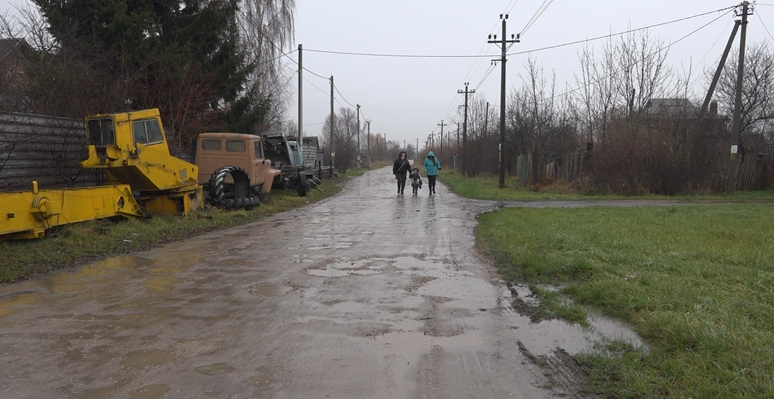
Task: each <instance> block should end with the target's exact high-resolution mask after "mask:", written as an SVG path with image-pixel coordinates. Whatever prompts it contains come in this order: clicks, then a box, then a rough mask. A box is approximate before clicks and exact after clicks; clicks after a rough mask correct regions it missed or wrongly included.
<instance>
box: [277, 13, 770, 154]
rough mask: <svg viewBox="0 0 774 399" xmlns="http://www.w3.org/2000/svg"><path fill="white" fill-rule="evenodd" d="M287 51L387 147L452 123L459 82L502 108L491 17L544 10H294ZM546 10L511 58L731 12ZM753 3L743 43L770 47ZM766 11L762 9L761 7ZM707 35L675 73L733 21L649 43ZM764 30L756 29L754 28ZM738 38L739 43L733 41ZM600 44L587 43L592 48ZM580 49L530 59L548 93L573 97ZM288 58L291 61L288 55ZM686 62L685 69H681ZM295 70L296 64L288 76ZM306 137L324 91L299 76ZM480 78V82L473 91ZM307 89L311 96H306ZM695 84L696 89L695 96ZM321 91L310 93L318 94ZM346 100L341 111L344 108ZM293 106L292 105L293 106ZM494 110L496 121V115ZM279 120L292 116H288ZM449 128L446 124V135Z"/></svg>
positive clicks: (689, 43) (673, 61) (514, 67)
mask: <svg viewBox="0 0 774 399" xmlns="http://www.w3.org/2000/svg"><path fill="white" fill-rule="evenodd" d="M296 2H297V3H296V6H297V14H296V15H297V18H296V42H297V43H300V44H303V47H304V54H303V64H304V67H305V68H307V69H309V70H310V71H312V72H315V73H317V74H320V75H322V76H326V77H327V76H330V75H333V76H334V83H335V84H336V87H337V88H338V89H339V91H340V92H341V95H339V94H338V93H336V97H337V99H336V105H335V106H336V109H337V110H338V108H339V107H341V106H346V107H349V106H350V104H348V103H347V102H349V103H351V104H360V105H361V111H362V113H363V115H364V117H365V118H368V119H371V120H372V122H371V132H379V133H386V134H387V138H388V139H390V140H399V141H402V140H404V139H405V140H411V141H412V142H415V140H416V139H417V138H419V139H420V145H422V144H421V143H423V141H424V140H425V139H426V138H427V136H428V135H429V134H430V133H431V131H435V132H436V133H437V132H438V131H439V130H440V127H439V126H437V125H438V124H440V123H441V120H442V119H443V120H444V121H445V123H449V122H451V121H452V120H455V119H457V118H458V105H459V104H462V102H463V96H462V95H459V94H457V91H458V90H462V89H464V83H465V82H469V83H470V88H471V89H476V94H475V96H480V97H483V98H486V100H487V101H489V102H490V103H491V104H493V105H495V104H499V102H500V100H499V99H500V68H499V67H496V69H495V70H494V71H492V73H491V74H489V76H488V78H487V79H485V80H483V78H484V76H485V74H486V73H487V71H489V68H490V60H491V59H492V58H499V54H500V52H499V51H500V50H499V48H498V47H496V46H495V45H493V44H487V36H488V35H489V34H490V33H493V34H494V33H496V34H498V37H501V31H502V26H501V22H500V14H501V13H503V12H506V11H507V12H508V13H509V19H508V20H507V33H508V36H509V37H510V35H511V33H519V32H521V31H522V30H523V29H524V27H525V26H526V25H527V23H528V21H529V20H530V19H531V18H532V17H533V15H535V13H536V11H537V10H538V9H540V7H541V5H543V4H544V1H543V0H513V1H511V0H483V1H482V0H478V1H472V0H467V1H465V0H422V1H417V0H390V1H373V0H370V1H369V0H365V1H364V0H325V1H320V0H296ZM548 3H550V5H549V6H548V8H547V9H546V10H545V12H543V14H542V15H541V16H540V17H539V18H538V19H537V20H536V22H534V23H533V24H532V26H531V27H530V28H529V29H528V30H527V31H526V32H525V33H524V34H523V35H522V38H521V43H519V44H514V45H513V47H511V48H510V50H509V53H514V52H523V51H530V50H535V49H539V48H542V47H547V46H552V45H558V44H563V43H567V42H574V41H578V40H584V39H587V38H593V37H597V36H602V35H606V34H609V33H615V32H621V31H626V30H627V29H629V28H640V27H645V26H650V25H655V24H660V23H663V22H668V21H672V20H676V19H680V18H684V17H690V16H694V15H697V14H703V13H707V12H711V11H714V10H718V9H722V8H726V7H731V6H734V5H738V4H739V3H735V2H733V1H724V0H649V1H633V0H623V1H622V0H583V1H578V0H554V1H551V0H548ZM772 3H774V0H772V1H769V2H768V3H764V2H759V5H758V6H757V7H756V13H757V15H753V16H752V17H751V18H750V20H749V21H750V23H749V25H748V43H752V42H760V41H763V40H768V41H770V42H771V41H772V38H771V36H770V35H769V34H768V33H767V32H766V30H765V29H764V26H763V23H765V24H766V26H767V27H768V28H769V31H772V32H774V6H772V5H771V4H772ZM764 4H769V5H764ZM718 17H721V18H720V19H718V20H717V21H715V22H713V23H711V24H710V25H708V26H707V27H705V28H703V29H701V30H699V31H698V32H696V33H694V34H693V35H691V36H689V37H688V38H685V39H684V40H682V41H680V42H679V43H677V44H675V45H674V46H672V47H671V48H670V57H669V59H668V62H669V64H670V65H671V66H673V67H674V68H676V69H678V70H683V69H686V70H688V69H694V70H695V72H694V76H695V77H696V78H700V79H703V78H702V77H701V75H702V73H703V72H702V70H703V69H706V68H708V67H712V68H714V65H716V62H717V60H718V58H719V57H720V55H721V53H722V51H723V47H724V46H725V43H726V42H727V40H728V36H729V34H730V32H731V29H732V28H733V20H734V16H733V14H726V15H725V16H723V12H712V13H710V14H707V15H704V16H702V17H697V18H693V19H688V20H685V21H682V22H676V23H673V24H669V25H665V26H660V27H655V28H653V29H651V30H650V33H651V35H653V36H657V37H658V38H660V39H662V40H664V41H665V42H667V43H669V42H675V41H677V40H679V39H681V38H682V37H684V36H686V35H689V34H690V33H691V32H693V31H694V30H696V29H698V28H700V27H702V26H703V25H705V24H707V23H709V22H710V21H712V20H714V19H716V18H718ZM759 17H760V18H762V20H763V23H762V22H761V19H760V18H759ZM737 40H738V36H737ZM602 42H603V41H595V42H593V43H592V44H593V45H595V46H599V45H601V44H602ZM582 47H583V44H577V45H572V46H568V47H562V48H558V49H554V50H546V51H537V52H534V53H532V56H533V57H534V58H535V59H536V60H537V61H538V62H539V63H542V65H543V67H544V70H545V72H546V73H548V74H550V72H551V71H552V70H555V71H556V74H557V86H558V89H559V90H561V91H563V90H564V89H565V87H566V86H568V87H569V88H574V87H577V84H576V82H575V79H574V77H573V74H574V73H575V72H576V71H578V70H579V62H578V52H579V51H580V50H581V49H582ZM311 50H326V51H339V52H353V53H376V54H395V55H398V54H405V55H479V54H481V55H489V56H486V57H482V58H479V59H474V58H399V57H372V56H353V55H336V54H326V53H316V52H312V51H311ZM293 57H297V54H295V53H294V54H293ZM527 57H528V55H527V54H519V55H513V56H510V57H508V62H507V74H506V75H507V86H508V89H509V90H510V89H511V88H512V87H513V86H514V85H518V84H520V77H519V74H522V73H523V71H524V61H525V60H526V59H527ZM691 61H692V62H693V66H691V65H690V63H691ZM291 67H292V68H296V67H295V65H292V66H291ZM304 74H305V75H304V77H305V79H306V81H304V86H303V87H304V127H305V131H306V132H307V134H311V135H315V134H319V132H320V128H321V127H322V123H323V122H324V120H325V117H326V115H328V114H329V112H330V100H329V91H330V89H329V86H328V81H327V80H325V79H322V78H319V77H316V76H314V75H312V74H311V73H308V72H306V71H305V72H304ZM482 80H483V81H482ZM312 84H314V86H316V87H314V86H312ZM703 85H704V81H703V80H702V81H701V82H699V84H697V85H696V86H695V87H696V88H697V89H700V88H701V87H702V86H703ZM318 89H319V90H318ZM345 100H346V101H345ZM293 107H296V105H293ZM495 112H499V111H495ZM288 114H289V115H288V117H289V118H292V119H296V118H297V109H296V108H291V109H290V110H289V112H288ZM450 128H451V129H456V126H453V125H452V126H451V127H446V128H445V129H446V131H448V129H450Z"/></svg>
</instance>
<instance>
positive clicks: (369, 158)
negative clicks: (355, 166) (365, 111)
mask: <svg viewBox="0 0 774 399" xmlns="http://www.w3.org/2000/svg"><path fill="white" fill-rule="evenodd" d="M366 126H368V138H367V145H368V167H369V168H370V167H371V121H370V120H368V119H366ZM377 142H378V140H377Z"/></svg>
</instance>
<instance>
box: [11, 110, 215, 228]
mask: <svg viewBox="0 0 774 399" xmlns="http://www.w3.org/2000/svg"><path fill="white" fill-rule="evenodd" d="M85 124H86V133H87V135H88V152H89V157H88V159H86V160H85V161H83V162H81V164H80V165H81V167H83V168H96V169H103V170H104V171H105V176H106V178H107V181H106V184H105V185H102V186H96V187H83V188H67V189H55V190H41V189H39V187H38V185H37V183H36V182H32V190H30V191H21V192H9V193H0V239H4V238H8V239H26V238H38V237H42V236H43V235H44V234H45V231H46V230H48V229H51V228H54V227H57V226H62V225H65V224H69V223H76V222H82V221H86V220H92V219H100V218H109V217H115V216H124V217H145V216H147V215H149V214H162V215H187V214H188V213H189V212H191V211H193V210H196V209H197V208H199V207H200V206H201V205H202V204H203V203H204V197H203V190H202V186H201V185H199V180H198V175H199V170H198V167H197V166H196V165H194V164H191V163H189V162H185V161H183V160H181V159H178V158H175V157H173V156H172V155H170V153H169V147H168V145H167V142H166V136H165V134H164V128H163V126H162V124H161V117H160V115H159V111H158V109H149V110H142V111H136V112H126V113H116V114H102V115H94V116H90V117H87V118H86V119H85Z"/></svg>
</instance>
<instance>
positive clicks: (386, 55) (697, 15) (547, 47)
mask: <svg viewBox="0 0 774 399" xmlns="http://www.w3.org/2000/svg"><path fill="white" fill-rule="evenodd" d="M733 8H736V6H734V7H725V8H721V9H717V10H713V11H707V12H704V13H701V14H695V15H691V16H688V17H683V18H678V19H673V20H671V21H666V22H661V23H658V24H653V25H648V26H643V27H640V28H635V29H628V30H625V31H621V32H616V33H609V34H607V35H602V36H595V37H592V38H586V39H582V40H575V41H571V42H566V43H561V44H555V45H551V46H546V47H539V48H536V49H531V50H524V51H519V52H515V53H508V54H506V55H507V56H512V55H520V54H527V53H535V52H539V51H545V50H551V49H555V48H560V47H567V46H572V45H575V44H580V43H586V42H590V41H595V40H601V39H607V38H610V37H614V36H621V35H625V34H628V33H633V32H638V31H641V30H646V29H651V28H656V27H660V26H664V25H669V24H674V23H677V22H682V21H687V20H689V19H694V18H698V17H703V16H705V15H709V14H714V13H716V12H720V11H726V10H730V9H733ZM304 51H309V52H313V53H326V54H338V55H351V56H362V57H388V58H489V57H497V56H498V55H499V54H498V55H494V54H484V55H480V54H479V55H464V54H460V55H453V54H388V53H363V52H352V51H336V50H319V49H304Z"/></svg>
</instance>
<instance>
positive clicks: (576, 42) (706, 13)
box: [508, 6, 736, 56]
mask: <svg viewBox="0 0 774 399" xmlns="http://www.w3.org/2000/svg"><path fill="white" fill-rule="evenodd" d="M734 8H736V6H734V7H726V8H721V9H719V10H714V11H708V12H705V13H701V14H696V15H692V16H690V17H684V18H679V19H674V20H671V21H667V22H662V23H658V24H654V25H649V26H643V27H641V28H636V29H629V30H625V31H621V32H616V33H610V34H607V35H603V36H596V37H592V38H589V39H584V40H576V41H573V42H567V43H562V44H555V45H552V46H546V47H540V48H537V49H532V50H524V51H517V52H515V53H509V54H508V56H512V55H521V54H529V53H536V52H538V51H545V50H551V49H555V48H560V47H567V46H572V45H574V44H580V43H586V42H590V41H595V40H601V39H608V38H611V37H613V36H621V35H625V34H628V33H634V32H638V31H641V30H646V29H651V28H656V27H659V26H664V25H668V24H673V23H677V22H682V21H687V20H689V19H693V18H698V17H703V16H705V15H709V14H714V13H716V12H720V11H728V10H731V9H734ZM724 15H725V14H721V17H722V16H724ZM718 19H720V18H716V19H713V20H712V21H710V23H712V22H715V21H717V20H718ZM704 26H706V25H704ZM704 26H702V28H703V27H704ZM680 40H682V39H680Z"/></svg>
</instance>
